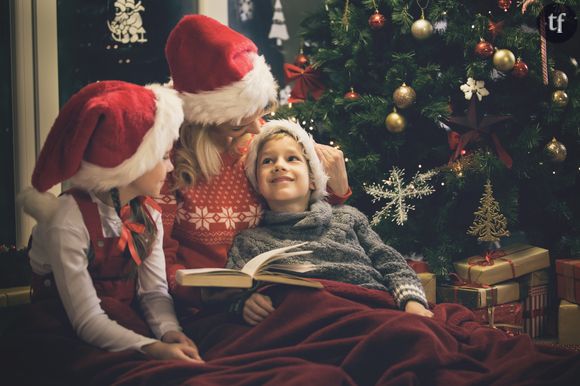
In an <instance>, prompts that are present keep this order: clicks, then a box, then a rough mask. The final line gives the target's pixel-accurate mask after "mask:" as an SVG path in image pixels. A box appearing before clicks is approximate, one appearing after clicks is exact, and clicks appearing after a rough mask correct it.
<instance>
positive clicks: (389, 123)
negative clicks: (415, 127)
mask: <svg viewBox="0 0 580 386" xmlns="http://www.w3.org/2000/svg"><path fill="white" fill-rule="evenodd" d="M385 126H386V127H387V130H389V131H390V132H391V133H400V132H402V131H403V130H405V127H406V126H407V121H406V119H405V117H404V116H402V115H401V114H399V113H397V110H393V112H392V113H390V114H389V115H387V118H385Z"/></svg>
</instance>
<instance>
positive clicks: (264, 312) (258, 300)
mask: <svg viewBox="0 0 580 386" xmlns="http://www.w3.org/2000/svg"><path fill="white" fill-rule="evenodd" d="M272 312H274V307H273V306H272V300H271V299H270V298H269V297H268V296H266V295H262V294H260V293H254V294H252V296H250V297H249V298H248V299H247V300H246V302H245V303H244V311H243V313H242V316H243V317H244V320H245V321H246V323H248V324H249V325H252V326H255V325H257V324H258V323H260V322H261V321H262V320H264V319H266V317H267V316H268V315H270V314H271V313H272Z"/></svg>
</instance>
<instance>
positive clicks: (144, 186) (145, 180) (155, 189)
mask: <svg viewBox="0 0 580 386" xmlns="http://www.w3.org/2000/svg"><path fill="white" fill-rule="evenodd" d="M170 152H171V149H168V150H167V152H166V153H165V154H164V156H163V159H161V160H160V161H159V162H158V163H157V165H155V167H154V168H153V169H151V170H149V171H148V172H146V173H145V174H143V175H142V176H141V177H139V178H137V179H136V180H135V181H133V182H131V183H130V184H129V185H128V188H129V189H130V190H131V191H132V192H133V194H134V196H135V197H136V196H150V197H157V196H159V194H160V193H161V188H162V187H163V184H164V183H165V179H166V178H167V173H169V172H171V171H172V170H173V164H172V163H171V159H170V158H169V156H170Z"/></svg>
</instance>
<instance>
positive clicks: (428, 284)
mask: <svg viewBox="0 0 580 386" xmlns="http://www.w3.org/2000/svg"><path fill="white" fill-rule="evenodd" d="M417 276H419V279H420V280H421V284H423V289H424V290H425V295H426V296H427V301H428V302H429V303H433V304H435V301H436V300H437V299H436V296H435V288H436V283H437V280H436V277H435V274H434V273H429V272H423V273H418V274H417Z"/></svg>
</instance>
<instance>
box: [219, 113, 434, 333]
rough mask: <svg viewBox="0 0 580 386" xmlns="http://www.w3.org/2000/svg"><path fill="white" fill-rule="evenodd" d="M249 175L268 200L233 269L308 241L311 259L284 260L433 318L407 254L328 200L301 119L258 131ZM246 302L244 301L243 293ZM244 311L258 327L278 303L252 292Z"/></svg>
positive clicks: (239, 240)
mask: <svg viewBox="0 0 580 386" xmlns="http://www.w3.org/2000/svg"><path fill="white" fill-rule="evenodd" d="M246 173H247V176H248V179H249V180H250V182H251V183H252V185H253V186H254V187H255V188H256V190H257V191H258V192H259V193H260V195H261V196H262V197H263V198H264V199H265V200H266V202H267V204H268V210H266V212H265V215H264V219H263V222H262V224H261V226H260V227H258V228H254V229H248V230H245V231H243V232H241V233H240V234H239V235H238V236H237V237H236V239H235V240H234V245H233V246H232V249H231V250H230V254H229V261H228V264H227V266H228V268H236V269H240V268H242V267H243V266H244V264H245V263H246V262H247V261H248V260H250V259H251V258H252V257H253V256H256V255H258V254H260V253H263V252H266V251H268V250H272V249H274V248H279V247H284V246H289V245H293V244H296V243H298V242H301V241H308V243H307V244H306V245H305V246H304V247H302V248H303V249H308V250H312V251H313V253H312V254H311V255H310V254H309V255H306V256H300V257H294V258H288V261H283V260H281V261H280V262H281V263H282V264H283V263H306V261H308V262H310V263H311V264H314V265H315V266H316V268H315V269H314V270H312V271H310V272H308V273H307V276H308V277H313V278H320V279H328V280H335V281H341V282H346V283H350V284H356V285H360V286H362V287H366V288H373V289H378V290H385V291H386V290H388V291H390V292H392V293H393V296H394V298H395V302H396V303H397V305H398V306H399V307H400V308H401V309H404V310H405V311H407V312H410V313H414V314H419V315H423V316H428V317H431V316H432V315H433V313H432V312H431V311H429V310H428V309H427V308H428V304H427V300H426V298H425V294H424V291H423V287H422V285H421V282H420V281H419V279H418V278H417V275H416V274H415V272H414V271H413V270H412V269H411V268H409V266H408V265H407V263H406V262H405V259H404V258H403V257H402V256H401V255H400V254H399V253H398V252H397V251H396V250H394V249H393V248H391V247H389V246H387V245H385V244H383V242H382V241H381V239H380V238H379V236H378V235H377V234H376V233H375V232H374V231H373V230H372V229H371V228H370V226H369V224H368V221H367V219H366V217H365V216H364V215H363V214H362V213H361V212H359V211H358V210H356V209H355V208H353V207H350V206H346V205H342V206H337V207H331V206H330V205H329V204H328V203H326V202H324V201H322V198H323V197H324V195H325V194H326V191H325V187H326V181H327V179H328V177H327V176H326V174H325V173H324V170H323V168H322V166H321V164H320V161H319V159H318V157H317V155H316V152H315V151H314V140H313V139H312V137H311V136H310V135H308V134H307V133H306V131H304V130H303V129H302V127H300V125H298V124H297V123H293V122H291V121H286V120H277V121H270V122H268V123H267V124H265V125H264V127H263V128H262V132H261V133H260V134H259V135H258V136H256V137H255V138H254V140H253V142H252V144H251V146H250V150H249V151H248V156H247V159H246ZM242 299H243V298H242ZM243 301H244V302H245V304H244V306H243V308H242V307H235V308H237V309H240V310H241V311H242V315H243V318H244V320H245V321H246V322H247V323H249V324H252V325H256V324H258V323H259V322H261V321H262V320H263V319H264V318H265V317H266V316H268V314H270V313H271V312H272V311H273V307H272V302H271V300H270V299H269V298H268V297H267V296H265V295H262V294H260V293H254V294H252V295H251V296H250V297H249V298H248V299H247V300H245V299H244V300H243Z"/></svg>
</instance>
